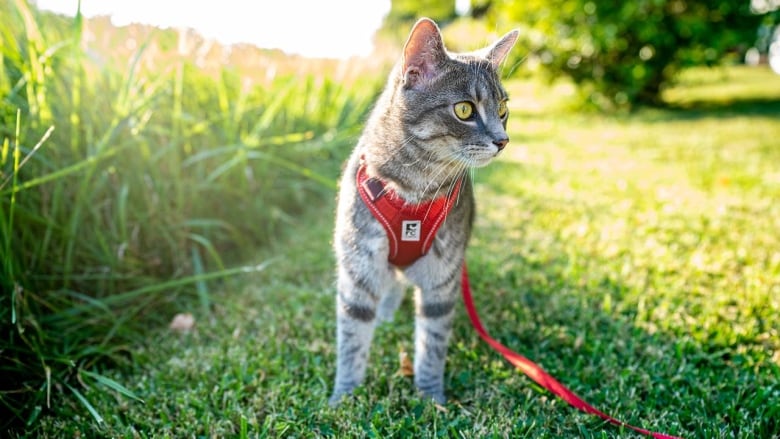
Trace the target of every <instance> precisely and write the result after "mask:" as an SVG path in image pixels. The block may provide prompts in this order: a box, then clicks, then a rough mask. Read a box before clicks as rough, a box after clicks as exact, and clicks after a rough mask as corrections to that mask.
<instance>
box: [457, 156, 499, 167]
mask: <svg viewBox="0 0 780 439" xmlns="http://www.w3.org/2000/svg"><path fill="white" fill-rule="evenodd" d="M496 155H497V154H496ZM496 155H480V156H467V157H464V158H463V164H465V165H466V166H468V167H469V168H484V167H485V166H487V165H489V164H490V162H492V161H493V159H494V158H496Z"/></svg>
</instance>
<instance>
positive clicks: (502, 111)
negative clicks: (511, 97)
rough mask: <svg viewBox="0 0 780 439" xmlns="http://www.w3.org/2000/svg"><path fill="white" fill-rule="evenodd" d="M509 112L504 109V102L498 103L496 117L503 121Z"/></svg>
mask: <svg viewBox="0 0 780 439" xmlns="http://www.w3.org/2000/svg"><path fill="white" fill-rule="evenodd" d="M508 112H509V109H507V107H506V101H501V102H499V103H498V117H500V118H501V119H503V118H504V117H506V114H507V113H508Z"/></svg>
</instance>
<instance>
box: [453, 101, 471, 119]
mask: <svg viewBox="0 0 780 439" xmlns="http://www.w3.org/2000/svg"><path fill="white" fill-rule="evenodd" d="M454 110H455V116H457V117H458V119H460V120H469V119H471V118H472V117H474V104H472V103H471V102H469V101H462V102H458V103H457V104H455V107H454Z"/></svg>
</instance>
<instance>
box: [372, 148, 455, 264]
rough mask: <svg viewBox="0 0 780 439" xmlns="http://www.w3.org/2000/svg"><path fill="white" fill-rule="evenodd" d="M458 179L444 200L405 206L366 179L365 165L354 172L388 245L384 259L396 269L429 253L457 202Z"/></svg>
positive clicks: (374, 180) (379, 183)
mask: <svg viewBox="0 0 780 439" xmlns="http://www.w3.org/2000/svg"><path fill="white" fill-rule="evenodd" d="M460 185H461V180H458V181H457V183H455V188H454V189H453V190H452V192H451V193H450V194H449V195H448V196H446V197H439V198H437V199H435V200H432V201H428V202H425V203H420V204H407V203H406V201H404V199H403V198H401V197H400V196H398V194H397V193H396V192H395V191H394V190H392V189H388V188H386V187H385V185H384V183H383V182H382V180H380V179H378V178H376V177H369V176H368V173H367V172H366V165H365V164H361V165H360V168H359V169H358V172H357V188H358V193H360V198H362V199H363V202H364V203H365V204H366V206H368V208H369V209H370V210H371V213H372V214H373V215H374V218H376V219H377V220H378V221H379V223H380V224H382V227H384V229H385V232H387V239H388V241H389V242H390V253H389V254H388V257H387V259H388V260H389V261H390V263H391V264H393V265H395V266H397V267H406V266H409V265H411V264H413V263H414V262H415V261H416V260H417V259H419V258H421V257H422V256H423V255H425V254H426V253H428V250H430V248H431V245H433V238H434V237H435V236H436V232H437V231H438V230H439V227H440V226H441V225H442V223H443V222H444V219H445V218H446V217H447V214H448V213H450V210H451V209H452V205H453V204H455V200H457V199H458V193H459V192H460Z"/></svg>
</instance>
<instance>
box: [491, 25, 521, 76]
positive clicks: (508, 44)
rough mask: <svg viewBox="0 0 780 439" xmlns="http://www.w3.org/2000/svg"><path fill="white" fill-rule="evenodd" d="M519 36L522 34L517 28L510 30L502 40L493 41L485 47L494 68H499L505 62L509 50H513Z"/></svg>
mask: <svg viewBox="0 0 780 439" xmlns="http://www.w3.org/2000/svg"><path fill="white" fill-rule="evenodd" d="M518 36H520V32H518V31H517V29H515V30H513V31H511V32H508V33H507V34H506V35H504V36H503V37H501V39H500V40H498V41H496V42H495V43H493V45H492V46H490V47H488V48H487V49H485V54H486V55H485V58H487V60H488V61H490V64H492V65H493V68H494V69H498V66H499V65H500V64H501V63H502V62H504V59H506V56H507V54H509V51H510V50H512V47H513V46H514V45H515V43H516V42H517V37H518Z"/></svg>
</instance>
